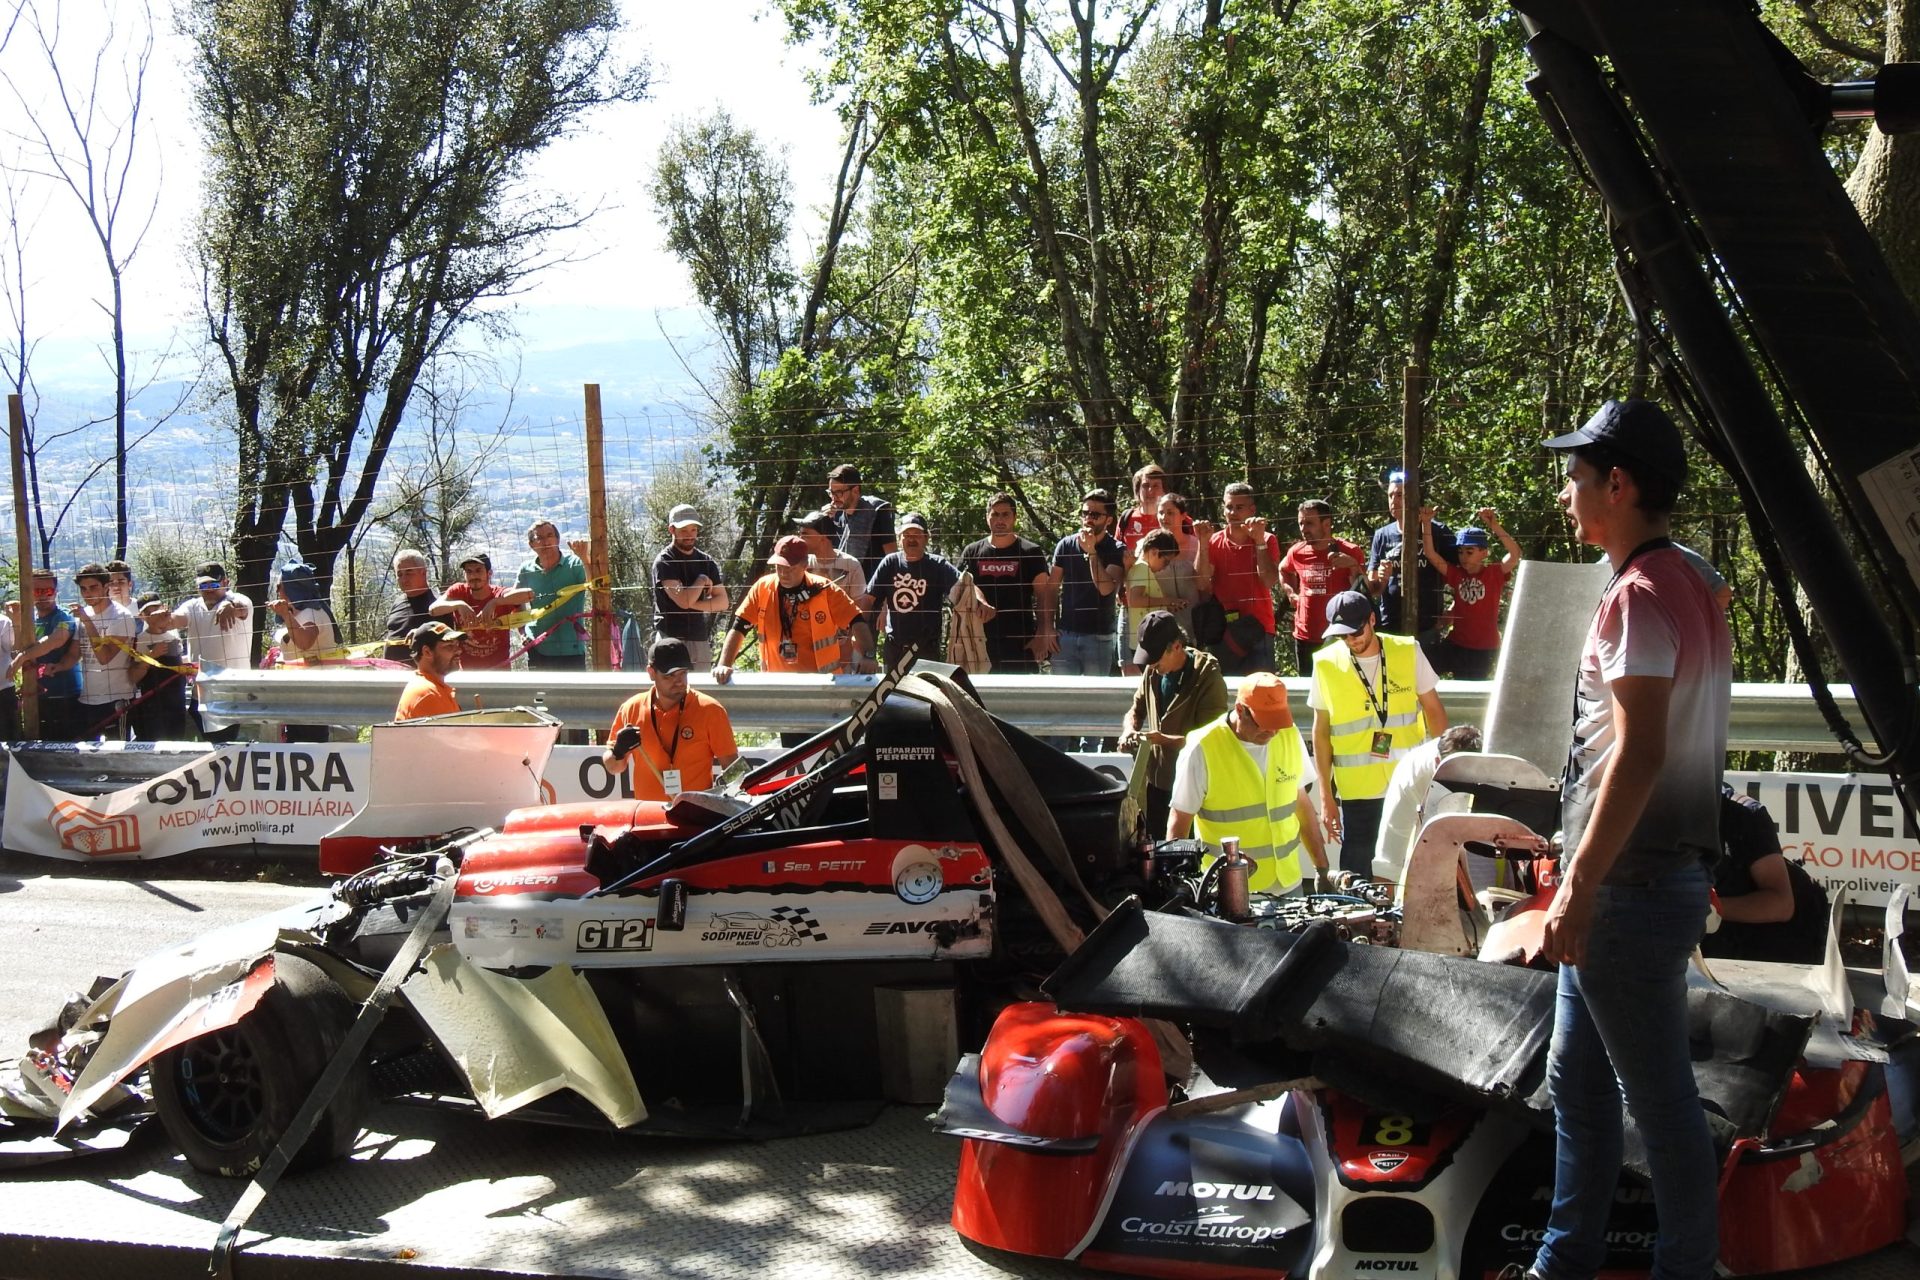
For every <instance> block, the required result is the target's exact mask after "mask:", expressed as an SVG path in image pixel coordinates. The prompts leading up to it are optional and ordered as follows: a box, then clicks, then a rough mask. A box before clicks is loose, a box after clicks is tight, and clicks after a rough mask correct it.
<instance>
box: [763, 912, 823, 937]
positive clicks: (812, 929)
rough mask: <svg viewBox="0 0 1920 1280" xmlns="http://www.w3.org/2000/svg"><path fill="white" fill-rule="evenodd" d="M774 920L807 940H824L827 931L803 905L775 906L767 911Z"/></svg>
mask: <svg viewBox="0 0 1920 1280" xmlns="http://www.w3.org/2000/svg"><path fill="white" fill-rule="evenodd" d="M768 914H769V915H771V916H772V917H773V918H774V919H775V920H778V921H779V922H780V923H781V924H784V925H787V926H788V927H790V928H791V929H792V930H793V932H794V936H796V937H800V938H805V939H807V940H808V941H809V942H825V941H826V940H827V931H826V930H825V929H822V928H821V927H820V922H819V921H818V920H816V919H814V916H813V913H812V912H811V911H809V910H807V909H806V908H805V907H775V908H774V909H773V910H772V911H770V912H768Z"/></svg>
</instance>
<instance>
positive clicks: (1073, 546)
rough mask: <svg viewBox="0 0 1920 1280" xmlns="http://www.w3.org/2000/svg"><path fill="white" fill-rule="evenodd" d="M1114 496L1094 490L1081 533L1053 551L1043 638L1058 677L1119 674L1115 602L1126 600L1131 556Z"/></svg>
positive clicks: (1085, 503)
mask: <svg viewBox="0 0 1920 1280" xmlns="http://www.w3.org/2000/svg"><path fill="white" fill-rule="evenodd" d="M1112 527H1113V495H1112V494H1110V493H1108V492H1107V491H1106V490H1105V489H1094V490H1091V491H1089V492H1088V493H1087V495H1086V496H1085V497H1083V498H1082V499H1080V532H1078V533H1076V534H1070V535H1068V536H1067V537H1064V538H1062V539H1060V541H1059V543H1058V544H1056V545H1055V546H1054V548H1053V568H1052V570H1051V571H1050V572H1049V574H1048V577H1047V586H1046V589H1045V590H1044V591H1043V592H1042V593H1041V600H1040V635H1041V637H1042V638H1043V641H1044V648H1045V652H1047V653H1048V654H1050V655H1052V658H1051V660H1052V666H1053V674H1054V675H1057V676H1106V675H1112V674H1113V660H1114V649H1113V626H1114V602H1115V601H1117V600H1118V599H1119V598H1120V594H1119V593H1120V582H1121V578H1122V576H1123V568H1122V562H1123V561H1124V559H1125V552H1124V551H1123V550H1122V549H1121V546H1120V543H1119V541H1118V540H1116V539H1115V538H1114V536H1113V534H1112V532H1111V529H1112Z"/></svg>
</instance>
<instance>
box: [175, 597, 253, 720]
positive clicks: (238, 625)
mask: <svg viewBox="0 0 1920 1280" xmlns="http://www.w3.org/2000/svg"><path fill="white" fill-rule="evenodd" d="M193 585H194V587H195V588H196V589H197V590H198V591H199V592H200V594H199V595H198V596H195V597H194V598H192V599H190V600H182V601H181V602H180V607H179V608H177V609H175V610H174V611H173V616H172V617H171V618H169V619H168V620H167V626H168V627H171V628H173V629H176V630H180V631H184V632H185V633H186V637H187V649H188V656H189V657H191V658H192V660H193V662H194V664H195V665H196V666H198V667H199V668H200V670H201V672H202V673H203V674H208V675H210V674H212V673H214V672H216V671H221V670H223V669H225V668H227V667H241V668H245V667H249V666H251V665H253V601H251V600H249V599H247V597H245V596H244V595H241V594H240V593H239V592H238V591H230V590H228V589H227V571H226V568H225V567H224V566H223V565H221V564H219V563H218V562H216V561H212V560H209V561H207V562H206V563H204V564H202V565H200V567H199V568H197V569H195V570H194V571H193ZM193 714H194V717H195V718H196V719H198V720H199V721H200V728H201V736H202V737H204V738H205V739H206V740H207V741H208V742H232V741H233V739H234V737H235V736H236V735H237V734H239V732H240V727H239V726H238V725H230V724H228V723H226V722H225V721H224V720H216V719H214V718H213V717H211V716H210V715H208V714H207V713H205V712H203V711H201V710H200V690H199V687H198V685H196V686H195V687H194V699H193Z"/></svg>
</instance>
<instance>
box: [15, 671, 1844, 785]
mask: <svg viewBox="0 0 1920 1280" xmlns="http://www.w3.org/2000/svg"><path fill="white" fill-rule="evenodd" d="M407 678H408V676H407V673H406V672H404V671H384V670H383V671H368V670H358V669H354V670H340V669H335V670H319V671H287V670H283V671H223V672H221V673H220V674H219V675H215V676H210V677H208V678H206V679H205V680H203V681H201V684H200V693H201V703H202V705H203V706H204V707H206V708H207V709H208V710H210V711H212V712H214V713H215V714H217V715H220V716H223V717H225V718H227V719H229V720H234V721H241V722H248V723H273V722H281V721H286V722H292V723H295V724H303V723H317V724H341V725H362V724H378V723H380V722H382V721H385V720H388V719H391V718H392V715H393V708H394V704H395V703H396V702H398V701H399V698H400V690H401V688H402V687H403V686H404V685H405V684H406V682H407ZM873 680H874V677H872V676H839V677H834V678H832V679H828V678H825V677H821V676H801V675H764V674H757V673H748V674H744V675H739V676H736V677H735V678H734V680H733V682H732V683H731V684H727V685H715V684H713V683H711V682H710V681H708V680H707V679H706V678H705V677H704V676H697V677H695V678H694V680H693V684H694V687H695V688H697V689H699V690H701V691H702V692H703V693H708V694H711V695H713V696H714V697H715V698H717V699H718V700H719V701H720V702H721V703H722V704H723V705H724V706H725V707H726V708H727V715H728V717H729V718H730V719H731V720H732V721H733V724H734V727H735V728H737V729H744V730H751V731H761V732H765V731H777V730H788V731H803V730H804V731H813V730H818V729H824V728H826V727H827V726H828V725H830V724H833V723H834V722H835V721H837V720H839V719H841V718H842V717H844V716H846V715H847V714H848V713H849V712H851V711H852V710H853V708H854V707H855V706H856V705H857V704H858V703H859V701H860V699H861V698H862V697H864V696H865V695H866V692H867V690H868V689H870V688H872V686H873ZM971 680H972V683H973V686H974V688H975V689H977V690H978V691H979V693H980V697H981V700H982V701H984V702H985V703H986V705H987V707H988V709H990V710H991V711H993V712H994V714H996V715H998V716H999V717H1001V718H1002V719H1003V720H1006V721H1008V722H1009V723H1012V724H1016V725H1019V726H1020V727H1021V728H1023V729H1026V730H1027V731H1028V732H1030V733H1037V734H1112V733H1115V732H1116V731H1117V729H1118V726H1119V724H1120V718H1121V716H1123V715H1124V714H1126V709H1127V705H1128V702H1129V700H1130V699H1131V698H1132V697H1133V694H1134V691H1135V690H1136V689H1137V688H1138V687H1139V682H1138V681H1137V680H1133V679H1128V678H1126V677H1121V676H1112V677H1106V678H1089V677H1079V676H974V677H971ZM1234 683H1235V682H1234V681H1231V680H1230V681H1228V684H1229V685H1230V686H1231V685H1232V684H1234ZM1286 683H1287V688H1288V691H1289V692H1290V693H1291V695H1292V699H1291V700H1292V704H1293V714H1294V719H1295V720H1296V721H1298V722H1299V723H1300V724H1301V725H1303V726H1304V725H1309V724H1311V723H1312V721H1313V717H1312V713H1311V712H1310V711H1309V710H1308V709H1307V687H1308V684H1309V682H1308V681H1307V680H1306V679H1303V678H1299V677H1289V678H1288V679H1287V682H1286ZM453 684H454V687H455V688H456V689H457V690H458V691H459V693H460V700H461V703H462V704H463V705H466V704H469V703H471V702H474V701H477V702H478V703H479V704H480V705H484V706H489V707H511V706H534V705H541V706H544V707H545V708H546V710H547V711H549V712H551V713H552V714H553V715H555V716H557V717H559V718H560V719H562V720H564V721H566V722H567V723H569V724H572V725H577V726H584V727H590V728H605V727H606V726H607V725H608V724H609V723H610V722H611V721H612V720H613V713H614V710H615V708H617V707H618V706H619V705H620V703H621V702H623V701H625V700H626V699H627V698H628V697H631V696H632V695H633V694H634V693H635V692H636V691H637V690H639V689H641V688H644V687H645V685H646V681H645V680H644V678H636V677H635V676H632V675H625V674H621V673H619V672H612V673H597V672H580V673H577V674H576V673H572V672H559V673H556V672H551V671H539V672H533V671H462V672H459V673H457V675H456V677H455V679H454V681H453ZM1491 691H1492V686H1491V685H1489V684H1487V683H1486V682H1484V681H1472V680H1443V681H1441V682H1440V700H1441V702H1442V703H1443V704H1445V706H1446V708H1447V714H1448V716H1449V718H1450V719H1452V720H1454V721H1455V722H1469V721H1470V722H1475V723H1478V722H1481V721H1483V720H1484V719H1485V716H1486V711H1487V701H1488V698H1489V695H1490V694H1491ZM1833 694H1834V699H1835V701H1837V702H1838V703H1839V705H1840V708H1841V710H1842V712H1843V713H1844V714H1846V715H1847V717H1848V718H1849V719H1850V720H1852V721H1853V723H1854V725H1855V727H1856V729H1858V730H1864V729H1865V727H1866V726H1865V725H1864V724H1862V723H1861V722H1860V720H1859V719H1858V716H1857V712H1856V709H1855V706H1854V700H1853V691H1852V689H1851V688H1849V687H1848V686H1846V685H1835V686H1833ZM1728 745H1729V746H1730V747H1732V748H1733V749H1735V750H1746V751H1812V752H1829V751H1834V750H1836V749H1837V748H1836V747H1835V745H1834V741H1833V738H1832V735H1831V734H1829V733H1828V732H1827V727H1826V722H1825V721H1824V720H1822V719H1821V717H1820V713H1819V710H1818V708H1816V707H1815V705H1814V702H1813V697H1812V695H1811V694H1810V693H1809V692H1808V691H1807V687H1806V686H1805V685H1782V684H1736V685H1735V686H1733V714H1732V719H1731V723H1730V726H1729V730H1728ZM1870 745H1871V744H1870ZM35 772H36V774H37V772H38V771H37V770H36V771H35Z"/></svg>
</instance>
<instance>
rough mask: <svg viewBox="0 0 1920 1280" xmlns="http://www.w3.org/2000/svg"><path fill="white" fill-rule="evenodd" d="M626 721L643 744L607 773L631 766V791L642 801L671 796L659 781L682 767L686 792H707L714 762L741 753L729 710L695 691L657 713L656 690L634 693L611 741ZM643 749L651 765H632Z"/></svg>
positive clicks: (616, 719)
mask: <svg viewBox="0 0 1920 1280" xmlns="http://www.w3.org/2000/svg"><path fill="white" fill-rule="evenodd" d="M627 725H632V726H633V727H634V728H636V729H638V730H640V745H639V746H638V747H636V748H635V749H634V751H630V752H628V753H627V755H626V756H625V758H623V759H621V760H618V761H616V762H614V763H613V764H612V765H610V766H608V771H609V772H612V773H619V772H620V771H621V770H623V769H627V768H632V770H633V794H634V797H635V798H636V799H639V800H668V799H671V798H672V797H670V796H668V795H667V789H666V787H665V786H663V785H662V783H661V779H660V774H664V773H665V772H666V771H667V770H668V769H678V770H679V771H680V789H681V790H682V791H705V790H706V789H707V788H708V787H711V786H712V785H713V765H714V762H715V761H716V760H731V759H733V758H734V757H735V756H736V755H739V754H740V748H739V747H738V746H737V745H735V743H734V740H733V722H732V721H731V720H729V719H727V709H726V708H725V707H723V706H721V705H720V704H719V703H718V702H715V701H714V700H713V699H712V698H709V697H708V696H707V695H706V694H704V693H699V692H697V691H695V690H693V689H689V690H687V696H686V700H685V701H684V702H682V703H681V704H680V705H679V707H677V708H674V709H672V710H668V709H665V708H662V709H661V710H660V711H658V712H657V713H656V712H655V711H654V710H653V690H651V689H648V690H646V691H645V692H643V693H636V694H634V695H633V696H632V697H631V698H628V699H627V700H626V701H625V702H623V703H621V704H620V710H618V711H616V712H614V715H613V727H612V728H611V729H609V730H608V731H607V741H609V742H611V741H613V740H614V738H616V737H618V736H619V734H620V730H621V729H623V728H625V727H626V726H627ZM640 751H644V752H646V754H647V759H648V760H650V761H652V762H653V768H652V769H649V768H648V767H647V766H646V765H645V764H640V765H635V764H634V762H633V757H634V754H635V753H636V752H640ZM655 770H658V771H659V772H658V773H656V772H655Z"/></svg>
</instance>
